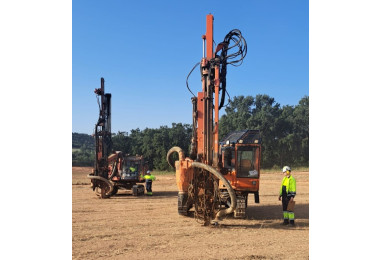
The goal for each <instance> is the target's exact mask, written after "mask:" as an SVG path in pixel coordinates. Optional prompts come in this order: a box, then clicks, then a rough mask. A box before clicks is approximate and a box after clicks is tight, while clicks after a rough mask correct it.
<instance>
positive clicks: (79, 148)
mask: <svg viewBox="0 0 380 260" xmlns="http://www.w3.org/2000/svg"><path fill="white" fill-rule="evenodd" d="M72 138H73V139H72V148H73V149H72V165H73V166H92V165H93V164H94V160H95V139H94V138H93V137H92V136H91V135H88V134H79V133H73V135H72Z"/></svg>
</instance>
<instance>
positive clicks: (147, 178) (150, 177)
mask: <svg viewBox="0 0 380 260" xmlns="http://www.w3.org/2000/svg"><path fill="white" fill-rule="evenodd" d="M144 179H145V180H151V181H154V180H155V179H156V177H155V176H154V175H152V174H151V175H144Z"/></svg>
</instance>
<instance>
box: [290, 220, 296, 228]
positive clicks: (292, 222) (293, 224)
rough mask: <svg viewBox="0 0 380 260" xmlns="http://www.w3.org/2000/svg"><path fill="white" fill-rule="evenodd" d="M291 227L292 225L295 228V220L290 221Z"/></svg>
mask: <svg viewBox="0 0 380 260" xmlns="http://www.w3.org/2000/svg"><path fill="white" fill-rule="evenodd" d="M290 225H292V226H293V227H294V226H295V223H294V219H291V220H290Z"/></svg>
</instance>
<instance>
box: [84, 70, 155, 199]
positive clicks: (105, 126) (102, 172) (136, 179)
mask: <svg viewBox="0 0 380 260" xmlns="http://www.w3.org/2000/svg"><path fill="white" fill-rule="evenodd" d="M100 84H101V87H100V88H98V89H95V91H94V92H95V94H96V95H97V97H98V104H99V119H98V122H97V123H96V125H95V134H94V136H95V167H94V169H93V172H92V173H91V174H89V175H88V176H87V177H88V178H90V179H91V188H92V189H93V190H94V191H95V193H96V195H98V196H99V197H100V198H109V197H111V196H113V195H115V194H116V193H117V192H118V190H119V189H125V190H131V191H132V194H133V195H134V196H139V195H143V194H144V185H142V184H138V183H143V182H144V181H145V180H144V178H143V175H144V174H145V173H146V171H147V170H148V165H147V164H145V163H144V157H143V156H139V155H136V156H130V155H128V154H127V155H125V154H123V153H122V152H121V151H113V150H112V138H111V136H112V135H111V94H110V93H105V92H104V78H101V79H100ZM99 97H100V103H99Z"/></svg>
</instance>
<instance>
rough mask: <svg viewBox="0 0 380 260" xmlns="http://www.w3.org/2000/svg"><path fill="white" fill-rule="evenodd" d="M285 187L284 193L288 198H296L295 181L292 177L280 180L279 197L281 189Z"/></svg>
mask: <svg viewBox="0 0 380 260" xmlns="http://www.w3.org/2000/svg"><path fill="white" fill-rule="evenodd" d="M283 186H285V187H286V193H287V195H288V196H296V179H294V178H293V176H291V175H290V176H289V178H288V177H287V176H285V177H284V178H283V179H282V184H281V189H280V196H281V195H282V187H283Z"/></svg>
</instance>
